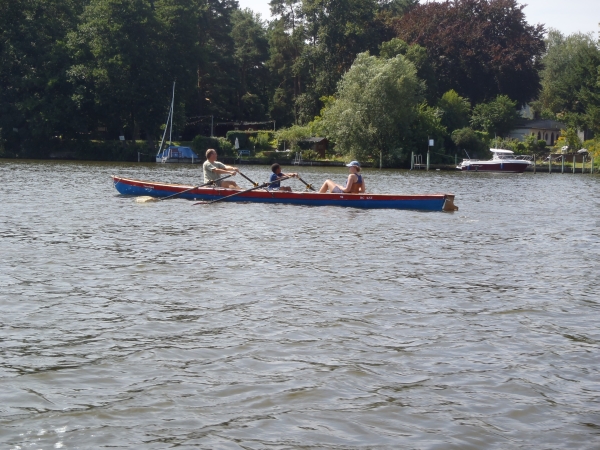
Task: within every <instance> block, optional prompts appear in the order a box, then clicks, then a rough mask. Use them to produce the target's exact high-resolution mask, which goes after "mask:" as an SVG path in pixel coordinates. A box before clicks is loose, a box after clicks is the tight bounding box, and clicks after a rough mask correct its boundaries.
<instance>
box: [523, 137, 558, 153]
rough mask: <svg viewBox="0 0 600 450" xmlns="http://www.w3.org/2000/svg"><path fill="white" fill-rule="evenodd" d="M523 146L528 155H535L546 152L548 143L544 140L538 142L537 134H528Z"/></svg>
mask: <svg viewBox="0 0 600 450" xmlns="http://www.w3.org/2000/svg"><path fill="white" fill-rule="evenodd" d="M557 142H558V141H557ZM523 145H524V147H525V152H526V153H530V154H534V153H539V152H542V151H544V149H545V148H546V141H544V140H543V139H540V140H538V139H537V137H536V136H535V134H528V135H527V136H525V139H524V140H523Z"/></svg>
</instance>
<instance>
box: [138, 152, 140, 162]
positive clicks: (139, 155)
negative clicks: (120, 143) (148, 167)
mask: <svg viewBox="0 0 600 450" xmlns="http://www.w3.org/2000/svg"><path fill="white" fill-rule="evenodd" d="M138 162H140V152H138Z"/></svg>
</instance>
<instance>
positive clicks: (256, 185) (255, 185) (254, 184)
mask: <svg viewBox="0 0 600 450" xmlns="http://www.w3.org/2000/svg"><path fill="white" fill-rule="evenodd" d="M238 173H239V174H240V175H241V176H243V177H244V178H245V179H246V180H248V181H249V182H250V183H252V185H253V186H254V187H258V183H257V182H255V181H252V180H251V179H250V178H248V177H247V176H246V175H244V174H243V173H242V172H240V171H239V170H238Z"/></svg>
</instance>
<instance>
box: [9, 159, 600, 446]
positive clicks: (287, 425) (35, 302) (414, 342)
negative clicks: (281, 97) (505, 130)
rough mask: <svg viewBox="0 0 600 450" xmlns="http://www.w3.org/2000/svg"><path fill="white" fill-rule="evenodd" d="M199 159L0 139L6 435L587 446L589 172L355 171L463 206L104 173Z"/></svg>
mask: <svg viewBox="0 0 600 450" xmlns="http://www.w3.org/2000/svg"><path fill="white" fill-rule="evenodd" d="M244 169H245V173H246V174H247V175H248V176H250V177H251V178H254V179H256V180H258V181H263V180H266V179H267V176H268V168H267V167H248V168H244ZM285 169H287V170H289V169H290V168H285ZM285 169H284V170H285ZM199 173H200V168H199V166H194V167H191V166H180V167H173V166H167V167H165V166H161V165H157V164H153V165H144V164H120V165H119V164H94V163H49V162H15V161H0V180H1V183H0V256H1V259H0V261H1V263H0V307H1V310H2V314H1V315H0V343H1V346H0V443H2V448H10V449H19V448H22V449H26V448H36V449H37V448H105V447H113V448H115V447H116V448H145V449H162V448H171V447H178V448H190V449H191V448H206V449H208V448H210V449H242V448H243V449H264V448H269V449H289V448H327V449H367V448H368V449H383V448H407V449H438V448H439V449H442V448H443V449H453V448H455V449H459V448H460V449H470V448H482V447H485V448H495V449H505V448H522V449H542V448H553V449H555V448H578V449H595V448H599V447H600V403H599V402H598V399H599V395H600V377H599V364H598V361H600V359H599V351H598V350H599V347H600V345H599V343H600V328H599V319H598V318H599V312H600V295H599V281H600V277H599V275H600V271H599V269H598V267H599V259H600V257H599V254H600V239H599V238H600V219H599V217H600V214H598V213H599V210H600V197H599V196H598V192H599V187H600V177H597V176H591V175H571V174H564V175H561V174H552V175H548V174H542V173H538V174H536V175H533V174H523V175H504V174H499V175H493V174H475V173H469V174H464V173H445V172H428V173H425V172H416V173H415V172H413V173H411V172H407V171H382V172H380V171H377V170H367V171H366V174H365V177H366V183H367V189H368V190H369V191H371V192H388V193H436V192H452V193H455V194H456V204H457V205H458V206H459V207H460V210H459V211H458V212H456V213H442V212H433V213H428V212H419V211H394V210H387V211H386V210H373V211H368V210H367V211H363V210H356V209H346V208H339V207H302V206H286V205H261V204H223V203H217V204H215V205H210V206H205V205H201V206H191V204H192V202H188V201H185V200H171V201H166V202H160V203H146V204H138V203H135V202H134V201H133V200H132V199H131V198H125V197H121V196H119V195H118V194H117V192H116V190H114V188H113V186H112V182H111V180H110V178H109V175H110V174H117V175H122V176H132V177H135V178H141V179H151V180H157V181H173V182H186V183H194V182H198V181H200V177H199ZM345 173H346V171H345V170H343V169H333V168H327V169H324V168H323V169H319V168H302V170H301V175H302V177H303V178H304V179H305V180H307V181H310V182H314V183H315V184H319V183H320V182H322V180H323V179H325V178H327V177H333V178H334V179H336V180H338V181H340V182H341V181H343V179H344V178H345ZM238 182H239V183H240V184H242V185H244V186H246V184H247V183H246V182H245V181H244V180H241V179H239V180H238ZM294 183H297V182H289V183H288V184H291V185H294V186H295V184H294ZM298 187H299V186H298Z"/></svg>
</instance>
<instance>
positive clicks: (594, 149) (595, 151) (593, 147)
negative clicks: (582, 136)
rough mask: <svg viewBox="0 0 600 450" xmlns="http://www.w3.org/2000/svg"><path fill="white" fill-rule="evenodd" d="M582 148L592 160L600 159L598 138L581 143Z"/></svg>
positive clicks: (599, 138)
mask: <svg viewBox="0 0 600 450" xmlns="http://www.w3.org/2000/svg"><path fill="white" fill-rule="evenodd" d="M583 148H585V149H587V151H588V152H589V154H590V155H591V156H592V157H594V158H600V137H596V138H594V139H588V140H587V141H585V142H584V143H583Z"/></svg>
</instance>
